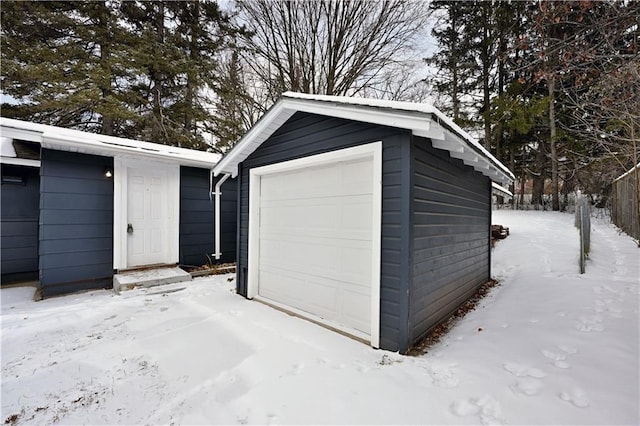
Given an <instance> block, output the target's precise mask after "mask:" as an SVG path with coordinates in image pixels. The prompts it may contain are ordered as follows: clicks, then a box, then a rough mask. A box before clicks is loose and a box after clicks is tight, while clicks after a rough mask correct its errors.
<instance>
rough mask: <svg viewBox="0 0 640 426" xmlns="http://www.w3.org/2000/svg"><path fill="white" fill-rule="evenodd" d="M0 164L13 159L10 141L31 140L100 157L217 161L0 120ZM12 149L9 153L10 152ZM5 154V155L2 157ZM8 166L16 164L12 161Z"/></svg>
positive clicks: (192, 162) (192, 153) (142, 144)
mask: <svg viewBox="0 0 640 426" xmlns="http://www.w3.org/2000/svg"><path fill="white" fill-rule="evenodd" d="M0 137H1V141H2V162H3V163H5V162H7V163H8V162H10V161H15V160H8V159H9V158H12V155H14V157H13V158H15V150H13V147H11V148H9V146H8V145H7V143H8V142H6V141H9V144H10V142H11V141H14V140H21V141H31V142H37V143H39V144H40V145H41V146H42V147H43V148H50V149H56V150H60V151H70V152H78V153H84V154H93V155H104V156H108V157H111V156H114V155H123V156H136V157H141V156H142V157H146V158H148V159H155V160H164V161H171V162H178V163H180V164H183V165H187V166H193V167H201V168H207V169H212V168H213V166H214V165H215V164H216V163H217V161H218V160H219V159H220V156H219V155H218V154H212V153H209V152H203V151H196V150H193V149H185V148H178V147H174V146H169V145H160V144H155V143H150V142H142V141H137V140H133V139H124V138H117V137H114V136H107V135H101V134H96V133H88V132H83V131H80V130H72V129H65V128H62V127H56V126H49V125H45V124H38V123H31V122H27V121H21V120H14V119H10V118H4V117H0ZM11 150H13V153H12V151H11ZM5 153H6V154H7V155H6V156H5ZM12 164H16V163H15V162H13V163H12Z"/></svg>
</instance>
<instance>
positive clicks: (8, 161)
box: [0, 157, 40, 167]
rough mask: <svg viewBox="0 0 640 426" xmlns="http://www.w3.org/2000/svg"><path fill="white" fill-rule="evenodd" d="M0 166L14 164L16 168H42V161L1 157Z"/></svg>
mask: <svg viewBox="0 0 640 426" xmlns="http://www.w3.org/2000/svg"><path fill="white" fill-rule="evenodd" d="M0 164H12V165H14V166H26V167H40V160H27V159H26V158H15V157H0Z"/></svg>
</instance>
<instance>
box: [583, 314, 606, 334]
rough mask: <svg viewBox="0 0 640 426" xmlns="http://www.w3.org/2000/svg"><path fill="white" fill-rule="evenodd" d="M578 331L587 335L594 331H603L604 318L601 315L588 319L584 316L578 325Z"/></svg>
mask: <svg viewBox="0 0 640 426" xmlns="http://www.w3.org/2000/svg"><path fill="white" fill-rule="evenodd" d="M576 329H577V330H578V331H582V332H585V333H590V332H592V331H602V330H604V326H603V325H602V317H601V316H600V315H591V316H588V317H585V316H582V317H580V318H579V319H578V322H577V323H576Z"/></svg>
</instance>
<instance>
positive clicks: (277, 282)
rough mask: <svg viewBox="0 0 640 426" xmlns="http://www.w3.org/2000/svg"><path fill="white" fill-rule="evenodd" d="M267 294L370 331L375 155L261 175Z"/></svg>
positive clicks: (261, 275) (262, 272)
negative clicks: (373, 156)
mask: <svg viewBox="0 0 640 426" xmlns="http://www.w3.org/2000/svg"><path fill="white" fill-rule="evenodd" d="M259 184H260V187H259V194H260V196H259V202H258V207H259V230H258V236H259V239H258V241H257V243H258V251H259V255H258V258H257V259H258V261H257V263H258V264H257V269H258V271H257V272H258V280H257V281H258V289H257V292H258V294H259V295H260V296H261V297H264V298H266V299H270V300H273V301H275V302H278V303H280V304H284V305H286V306H290V307H292V308H295V309H298V310H300V311H304V312H308V313H310V314H312V315H313V316H316V317H320V318H323V319H325V320H327V321H328V322H331V323H334V324H338V325H342V326H345V327H347V328H349V329H353V330H358V331H359V332H361V333H364V334H366V335H368V334H370V332H371V285H372V283H371V280H372V265H371V262H372V250H373V249H372V247H373V241H372V224H373V198H374V197H373V192H374V184H373V158H372V157H371V156H367V157H366V158H359V159H355V160H350V161H342V162H338V163H331V164H324V165H318V166H311V167H304V168H301V169H295V170H288V171H284V172H283V171H280V172H276V173H273V174H264V175H261V176H260V180H259Z"/></svg>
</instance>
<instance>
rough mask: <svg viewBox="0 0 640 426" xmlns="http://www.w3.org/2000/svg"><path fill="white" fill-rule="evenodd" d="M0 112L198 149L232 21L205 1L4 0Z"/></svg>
mask: <svg viewBox="0 0 640 426" xmlns="http://www.w3.org/2000/svg"><path fill="white" fill-rule="evenodd" d="M1 19H2V92H3V94H5V95H9V96H11V97H13V98H14V99H15V100H16V101H17V102H16V103H11V104H8V103H5V104H4V105H3V106H2V115H3V116H7V117H15V118H21V119H25V120H32V121H36V122H41V123H47V124H53V125H58V126H63V127H73V128H78V129H82V130H87V131H92V132H98V133H104V134H111V135H116V136H122V137H130V138H138V139H145V140H151V141H153V142H156V143H164V144H169V145H178V146H183V147H190V148H199V149H206V148H207V147H208V146H209V143H208V142H210V141H209V140H208V139H210V136H208V135H209V133H210V132H211V129H212V126H211V124H209V123H212V122H214V121H215V119H216V116H215V111H214V108H213V99H214V95H215V92H214V90H215V88H216V87H219V84H218V81H217V80H218V78H219V76H220V74H221V69H220V67H219V60H218V59H219V57H220V55H221V54H222V53H223V51H224V50H225V49H226V48H227V46H228V45H229V44H230V42H231V41H232V39H233V37H235V35H236V34H237V33H238V32H240V31H241V29H240V28H237V27H235V26H234V25H232V24H231V17H230V16H229V15H228V14H226V13H224V12H223V11H221V10H220V8H219V7H218V4H217V3H216V2H215V1H205V0H201V1H183V2H171V1H154V2H146V1H120V0H109V1H95V2H83V1H76V2H4V3H3V5H2V16H1Z"/></svg>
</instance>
